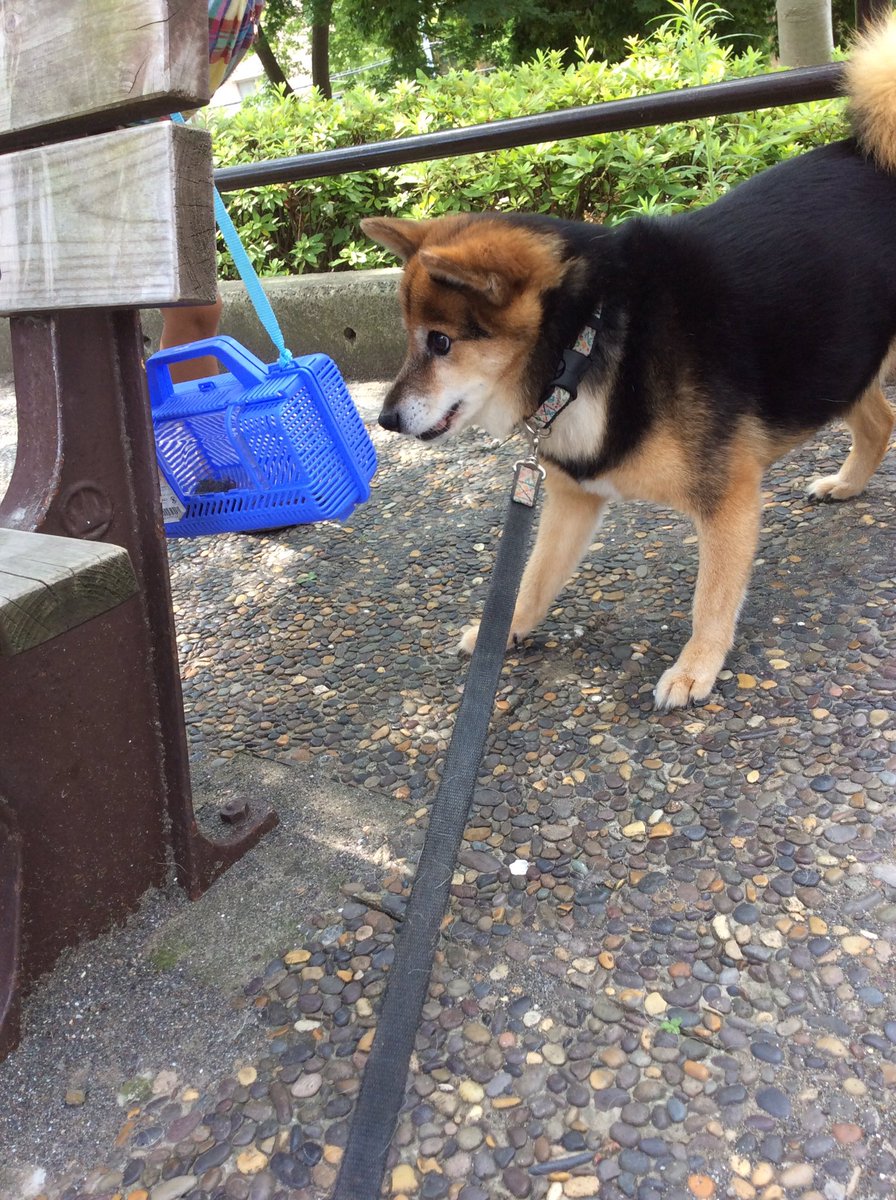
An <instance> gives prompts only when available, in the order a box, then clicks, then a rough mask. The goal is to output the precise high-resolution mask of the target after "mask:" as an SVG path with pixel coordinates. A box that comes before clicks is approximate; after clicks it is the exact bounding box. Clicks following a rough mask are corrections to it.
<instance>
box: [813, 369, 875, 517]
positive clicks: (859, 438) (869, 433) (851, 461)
mask: <svg viewBox="0 0 896 1200" xmlns="http://www.w3.org/2000/svg"><path fill="white" fill-rule="evenodd" d="M843 420H844V421H845V422H846V425H847V426H848V428H849V431H850V433H851V434H852V449H851V450H850V452H849V454H848V455H847V458H846V462H845V463H844V464H843V466H842V467H841V468H840V470H839V471H838V472H837V474H836V475H826V476H824V477H823V478H820V479H813V480H812V482H811V483H810V484H809V495H810V496H813V497H814V498H815V499H816V500H825V499H830V500H848V499H849V498H850V497H851V496H858V494H859V492H861V491H863V490H864V487H865V484H866V483H867V482H868V480H869V479H870V478H871V476H872V475H873V474H874V472H875V471H876V470H877V468H878V467H879V466H880V464H881V460H882V459H883V456H884V455H885V454H886V452H887V445H888V443H889V441H890V434H891V433H892V432H893V424H894V421H893V410H892V408H891V407H890V404H889V402H888V400H887V398H886V396H884V394H883V392H882V391H881V389H880V385H879V384H877V383H875V384H874V385H873V387H870V388H869V389H868V390H867V391H866V392H865V393H864V395H863V396H862V398H861V399H860V400H859V402H858V403H857V404H854V405H853V407H852V408H851V409H850V410H849V412H848V413H847V414H846V416H845V417H844V418H843Z"/></svg>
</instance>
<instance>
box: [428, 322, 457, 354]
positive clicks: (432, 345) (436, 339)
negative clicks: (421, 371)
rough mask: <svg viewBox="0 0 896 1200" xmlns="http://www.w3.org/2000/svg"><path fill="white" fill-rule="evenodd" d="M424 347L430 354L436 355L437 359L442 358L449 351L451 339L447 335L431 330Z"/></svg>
mask: <svg viewBox="0 0 896 1200" xmlns="http://www.w3.org/2000/svg"><path fill="white" fill-rule="evenodd" d="M426 345H427V348H428V350H429V352H430V354H438V355H439V357H442V356H444V355H445V354H447V353H448V351H449V350H450V349H451V338H450V337H449V336H448V334H447V333H439V332H438V331H437V330H435V329H431V330H430V331H429V333H428V334H427V337H426Z"/></svg>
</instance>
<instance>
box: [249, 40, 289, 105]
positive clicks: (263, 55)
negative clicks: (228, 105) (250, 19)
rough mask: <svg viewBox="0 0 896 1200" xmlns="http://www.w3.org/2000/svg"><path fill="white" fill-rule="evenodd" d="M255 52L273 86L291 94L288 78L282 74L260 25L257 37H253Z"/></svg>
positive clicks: (286, 93)
mask: <svg viewBox="0 0 896 1200" xmlns="http://www.w3.org/2000/svg"><path fill="white" fill-rule="evenodd" d="M255 53H256V54H257V55H258V59H259V62H260V63H261V65H262V66H263V67H264V73H265V75H267V77H268V79H269V80H270V81H271V83H273V84H274V86H275V87H279V88H282V89H283V92H284V94H285V95H287V96H291V95H292V94H293V90H292V88H291V87H290V84H289V80H288V79H287V78H286V76H285V75H284V74H283V68H282V67H281V66H280V64H279V63H278V62H277V57H276V55H275V54H274V51H273V50H272V49H271V43H270V42H269V41H268V39H267V38H266V37H265V32H264V30H263V29H262V28H261V26H259V27H258V37H257V38H256V39H255Z"/></svg>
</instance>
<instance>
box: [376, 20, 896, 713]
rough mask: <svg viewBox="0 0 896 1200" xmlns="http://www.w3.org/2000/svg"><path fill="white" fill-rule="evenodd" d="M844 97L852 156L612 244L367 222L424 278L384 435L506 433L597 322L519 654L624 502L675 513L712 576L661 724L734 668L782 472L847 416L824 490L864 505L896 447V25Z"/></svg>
mask: <svg viewBox="0 0 896 1200" xmlns="http://www.w3.org/2000/svg"><path fill="white" fill-rule="evenodd" d="M846 86H847V92H848V94H849V96H850V98H851V114H852V121H853V129H854V135H855V136H854V137H853V138H851V139H850V140H848V141H843V142H838V143H835V144H833V145H830V146H825V147H822V148H820V149H817V150H813V151H811V152H810V153H808V154H804V155H802V156H801V157H799V158H796V159H793V160H791V161H789V162H786V163H782V164H780V165H778V166H776V167H773V168H772V169H770V170H768V171H765V172H763V173H762V174H760V175H758V176H756V177H755V178H754V179H751V180H749V181H748V182H747V183H744V184H742V185H740V186H739V187H737V188H735V189H734V190H733V191H732V192H730V193H729V194H728V195H726V196H724V197H722V198H721V199H720V200H717V201H716V202H715V203H714V204H711V205H709V206H708V207H707V208H704V209H702V210H699V211H693V212H688V213H683V214H681V215H678V216H675V217H671V218H653V219H650V218H634V219H632V220H629V221H627V222H625V223H623V224H622V225H619V226H617V227H615V228H612V229H607V228H602V227H600V226H596V225H588V224H576V223H572V222H567V221H561V220H554V219H552V218H548V217H535V216H532V217H529V216H512V215H510V216H505V215H497V214H491V213H485V214H479V215H463V216H456V217H443V218H440V219H436V220H433V221H422V222H415V221H402V220H393V219H385V218H382V219H381V218H370V219H368V220H366V221H365V222H364V223H363V227H364V230H365V232H366V233H367V234H368V235H369V236H370V237H371V238H373V239H375V240H376V241H378V242H380V243H382V244H383V245H385V246H387V247H389V248H390V249H391V250H393V251H395V253H397V254H398V255H399V256H400V257H401V258H402V259H403V260H404V261H405V263H406V269H405V273H404V276H403V279H402V286H401V299H402V304H403V309H404V319H405V324H406V326H407V331H408V338H409V351H408V356H407V360H406V362H405V364H404V366H403V367H402V370H401V373H400V375H399V376H398V379H397V380H396V382H395V384H394V385H393V386H392V388H391V390H390V392H389V394H388V396H387V397H386V401H385V404H384V407H383V410H382V413H381V415H380V423H381V424H382V425H383V426H384V427H385V428H386V429H390V430H394V431H397V432H399V433H404V434H410V435H412V436H414V437H417V438H420V439H421V440H423V441H435V440H436V439H439V440H441V439H443V438H446V437H448V436H449V435H450V434H452V433H455V432H457V430H459V429H462V428H463V427H464V426H466V425H468V424H470V423H474V424H476V425H479V426H481V427H483V428H484V429H485V430H487V431H488V432H489V433H491V434H492V435H494V436H498V437H503V436H506V435H507V434H509V433H510V432H511V431H512V430H513V429H514V428H515V427H516V426H518V425H519V424H520V423H521V422H522V421H524V420H525V419H526V418H527V417H529V416H531V414H532V413H533V412H534V411H535V410H536V408H537V407H538V405H539V403H540V401H541V399H542V398H543V396H544V394H545V393H546V391H548V390H549V389H550V382H551V380H552V378H553V377H554V375H555V372H556V368H557V363H558V360H559V359H560V357H561V354H562V351H563V350H564V348H565V347H568V346H571V345H572V344H573V341H574V339H575V337H576V335H577V333H578V332H579V330H580V329H581V328H582V327H583V325H584V324H585V322H586V320H587V319H588V317H589V315H590V314H592V313H599V320H598V332H597V340H596V344H595V348H594V350H593V351H592V355H593V357H594V358H595V362H594V365H593V366H592V367H591V368H590V370H589V373H588V374H587V375H586V376H585V379H584V382H583V383H582V385H581V387H580V390H579V394H578V397H577V399H575V401H574V402H573V403H572V404H570V405H569V407H568V408H566V409H565V411H564V412H562V413H561V415H560V416H559V417H558V418H557V420H556V421H555V423H554V425H553V426H552V429H551V436H550V438H549V439H547V441H546V442H545V443H544V444H543V450H542V455H543V459H544V460H545V466H546V467H547V470H548V480H547V488H548V494H547V500H546V502H545V507H544V512H543V514H542V517H541V522H540V526H539V531H538V537H537V541H536V545H535V548H534V550H533V552H532V555H531V558H530V560H529V562H528V564H527V566H526V571H525V574H524V577H523V583H522V588H521V591H520V597H519V600H518V603H517V606H516V611H515V614H514V621H513V635H512V636H513V638H514V639H518V638H521V637H523V636H524V635H525V634H527V633H528V632H529V631H530V630H531V629H532V628H533V627H534V626H535V625H536V624H537V622H538V621H540V620H541V618H542V617H543V616H544V615H545V613H546V612H547V610H548V608H549V607H550V605H551V603H552V602H553V600H554V598H555V597H556V595H557V593H558V592H559V590H560V588H561V587H562V586H563V584H564V583H565V582H566V580H567V579H568V578H569V576H570V575H571V574H572V572H573V571H574V570H575V568H576V565H577V563H578V561H579V559H580V557H581V555H582V553H583V552H584V550H585V549H586V548H587V546H588V545H589V543H590V541H591V539H592V535H593V534H594V531H595V528H596V526H597V524H598V521H599V520H600V517H601V514H602V512H603V510H604V509H605V507H606V505H607V503H608V502H609V501H611V500H616V499H642V500H650V501H655V502H656V503H658V504H663V505H670V506H672V507H674V508H676V509H678V510H679V511H680V512H683V513H686V514H687V515H688V516H690V517H691V518H692V519H693V520H694V522H695V524H696V526H697V531H698V534H699V549H700V564H699V570H698V574H697V587H696V593H695V597H694V610H693V633H692V636H691V639H690V641H689V642H688V643H687V645H686V646H685V647H684V649H683V650H682V652H681V654H680V656H679V658H678V661H677V662H676V663H675V664H674V666H672V667H671V668H670V669H669V670H668V671H666V672H665V674H664V675H663V676H662V678H661V679H660V681H659V683H658V684H657V687H656V693H655V695H656V703H657V706H658V707H659V708H662V709H668V708H674V707H675V706H677V705H682V704H687V703H688V702H689V701H691V700H701V699H703V698H704V697H706V696H707V695H708V694H709V692H710V691H711V690H712V687H713V684H714V682H715V679H716V676H717V675H718V673H719V671H720V670H721V667H722V664H723V662H724V660H725V655H726V653H727V652H728V650H729V649H730V648H731V645H732V643H733V639H734V629H735V624H736V622H737V617H738V612H739V610H740V607H741V604H742V603H743V600H744V595H745V591H746V587H747V583H748V580H749V575H750V570H751V566H752V562H753V558H754V554H755V550H756V544H757V539H758V536H759V527H760V514H761V501H760V481H761V479H762V475H763V472H764V471H765V470H766V468H767V467H768V466H769V464H770V463H772V462H773V461H774V460H775V459H776V458H778V457H779V456H780V455H782V454H784V453H785V452H786V451H787V450H789V449H791V448H792V447H794V446H796V445H797V444H798V443H800V442H801V441H803V440H804V439H805V438H806V437H808V436H809V435H810V434H811V433H812V432H813V431H815V430H817V429H819V428H820V427H821V426H822V425H824V424H826V423H827V422H828V421H831V420H833V419H834V418H839V419H840V420H843V421H845V422H846V424H847V426H848V427H849V429H850V431H851V433H852V439H853V441H852V449H851V451H850V453H849V456H848V457H847V459H846V461H845V462H844V464H843V466H842V467H841V468H840V470H839V471H838V472H837V474H836V475H831V476H828V477H826V478H822V479H816V480H815V481H814V482H813V483H812V485H811V487H810V491H811V494H812V495H813V496H815V497H818V498H823V497H829V498H831V499H835V500H845V499H847V498H849V497H850V496H855V495H857V494H858V493H859V492H861V491H862V489H863V488H864V487H865V484H866V483H867V482H868V479H869V477H870V476H871V474H872V472H873V471H874V470H875V469H876V467H877V466H878V465H879V463H880V461H881V459H882V458H883V455H884V453H885V451H886V448H887V442H888V439H889V437H890V434H891V431H892V429H893V414H892V412H891V409H890V406H889V404H888V403H887V401H886V399H885V398H884V395H883V393H882V391H881V387H880V380H881V378H882V375H883V373H884V371H885V369H886V366H887V358H888V355H889V354H890V351H891V348H892V347H894V346H896V23H890V24H889V25H887V26H885V27H883V28H881V29H878V30H877V31H876V32H875V33H874V34H872V35H871V36H870V37H869V38H868V39H866V41H865V42H863V43H862V44H861V45H860V46H859V47H858V48H857V49H856V51H855V53H854V54H853V57H852V59H851V62H850V64H849V66H848V68H847V83H846ZM477 629H478V627H475V626H474V627H473V628H471V629H468V630H467V631H466V633H465V634H464V637H463V639H462V642H461V649H463V650H467V651H469V650H471V649H472V647H473V645H474V644H475V641H476V634H477Z"/></svg>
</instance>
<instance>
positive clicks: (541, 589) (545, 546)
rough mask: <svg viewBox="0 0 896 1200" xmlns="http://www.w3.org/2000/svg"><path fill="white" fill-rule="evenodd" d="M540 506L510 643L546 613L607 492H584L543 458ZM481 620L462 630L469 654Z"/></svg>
mask: <svg viewBox="0 0 896 1200" xmlns="http://www.w3.org/2000/svg"><path fill="white" fill-rule="evenodd" d="M546 469H547V486H546V492H547V494H546V496H545V501H544V509H543V511H542V514H541V520H540V521H539V524H538V536H537V537H536V539H535V546H534V548H533V550H532V553H531V554H530V556H529V561H528V562H527V563H526V569H525V571H524V572H523V579H522V582H521V584H520V592H519V596H518V598H517V602H516V608H515V609H514V613H513V624H512V626H511V633H510V638H509V640H508V645H512V644H513V643H514V642H516V641H519V640H520V639H521V638H523V637H525V636H526V634H527V633H529V632H530V631H531V630H532V629H534V628H535V626H536V625H537V624H538V622H539V621H540V620H541V619H542V617H544V615H545V614H546V613H547V611H548V609H549V608H550V607H551V604H553V602H554V600H555V598H556V596H557V593H558V592H559V591H560V589H561V588H562V587H563V585H564V584H565V583H566V581H567V580H568V579H569V577H570V575H572V573H573V571H575V569H576V567H577V566H578V565H579V561H580V559H581V557H582V555H583V554H584V553H585V551H586V550H587V549H588V545H589V543H590V541H591V538H592V536H593V534H594V531H595V530H596V528H597V526H598V523H599V522H600V518H601V516H602V515H603V510H604V508H605V507H606V503H607V500H606V497H604V496H596V495H594V494H593V493H592V492H586V491H585V489H584V488H581V487H579V485H578V484H577V483H576V482H575V481H574V480H572V479H570V477H569V476H568V475H566V474H565V473H564V472H562V471H559V470H557V469H556V468H551V467H550V465H549V464H546ZM478 634H479V626H478V625H471V626H470V627H469V628H467V629H465V630H464V633H463V636H462V637H461V640H460V643H459V645H458V647H457V648H458V650H459V651H460V652H461V653H464V654H472V653H473V647H474V646H475V645H476V638H477V636H478Z"/></svg>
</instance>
